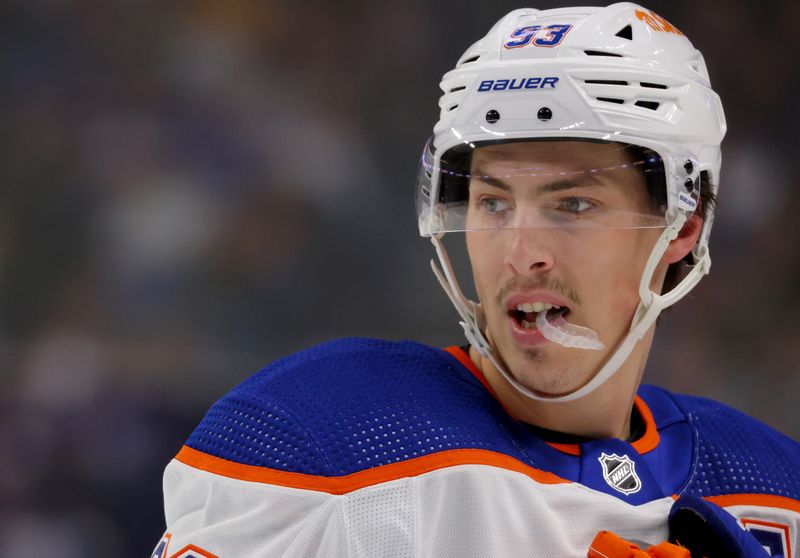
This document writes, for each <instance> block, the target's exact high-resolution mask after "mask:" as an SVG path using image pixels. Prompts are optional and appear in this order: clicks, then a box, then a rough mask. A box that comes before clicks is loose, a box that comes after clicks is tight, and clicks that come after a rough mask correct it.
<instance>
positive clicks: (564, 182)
mask: <svg viewBox="0 0 800 558" xmlns="http://www.w3.org/2000/svg"><path fill="white" fill-rule="evenodd" d="M473 176H475V180H478V181H480V182H483V183H484V184H488V185H489V186H493V187H495V188H498V189H500V190H503V191H505V192H509V193H511V191H512V188H511V186H510V185H509V184H508V183H507V182H505V181H504V180H503V179H501V178H497V177H494V176H486V175H485V174H480V171H479V172H476V173H473ZM589 185H595V186H607V184H605V183H603V182H602V181H600V180H598V179H597V177H595V176H594V175H593V174H583V175H582V176H580V177H578V178H561V179H558V180H554V181H552V182H547V183H546V184H542V185H540V186H538V187H537V188H536V192H537V193H538V194H548V193H552V192H561V191H564V190H571V189H573V188H580V187H582V186H589Z"/></svg>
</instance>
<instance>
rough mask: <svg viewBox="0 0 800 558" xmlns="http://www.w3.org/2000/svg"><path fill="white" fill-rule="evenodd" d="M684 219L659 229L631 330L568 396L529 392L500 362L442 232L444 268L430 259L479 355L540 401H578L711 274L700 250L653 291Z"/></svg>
mask: <svg viewBox="0 0 800 558" xmlns="http://www.w3.org/2000/svg"><path fill="white" fill-rule="evenodd" d="M685 222H686V214H685V213H683V212H679V213H678V214H677V217H676V218H675V220H674V222H673V223H671V224H670V225H668V226H667V227H666V228H665V229H664V232H663V233H661V236H660V237H659V238H658V241H657V242H656V244H655V246H654V247H653V251H652V252H651V253H650V257H649V258H648V260H647V264H646V265H645V268H644V272H643V273H642V279H641V281H640V282H639V298H640V301H639V306H638V307H637V308H636V312H635V313H634V317H633V320H632V321H631V326H630V330H629V331H628V334H627V335H626V336H625V338H624V339H623V340H622V342H621V343H620V344H619V345H618V346H617V348H616V349H615V351H614V353H613V354H612V355H611V357H610V358H609V359H608V360H607V361H606V362H605V364H604V365H603V366H602V367H601V368H600V370H598V371H597V373H596V374H595V375H594V377H593V378H592V379H591V380H590V381H589V382H588V383H587V384H586V385H584V386H583V387H581V388H579V389H577V390H576V391H573V392H571V393H568V394H566V395H558V396H549V397H547V396H542V395H539V394H537V393H535V392H533V391H531V390H530V389H528V388H527V387H525V386H524V385H522V384H521V383H520V382H519V381H518V380H517V379H516V378H514V376H513V375H512V374H511V373H510V372H509V371H508V369H507V368H506V366H505V364H504V363H502V362H501V359H500V358H499V355H498V354H497V353H496V351H495V350H494V349H493V347H492V346H491V344H490V343H489V342H488V341H487V339H486V337H485V335H484V333H483V329H485V327H486V319H485V316H484V314H483V310H482V309H481V307H480V304H476V303H475V302H473V301H472V300H469V299H468V298H467V297H465V296H464V294H463V293H462V292H461V289H460V287H459V286H458V281H457V280H456V277H455V273H454V272H453V266H452V264H451V263H450V258H449V256H448V255H447V250H446V249H445V247H444V245H443V244H442V242H441V238H442V236H443V233H440V234H438V235H431V242H432V243H433V246H434V247H435V248H436V254H437V255H438V257H439V262H440V263H441V266H442V268H441V269H439V267H437V265H436V262H435V261H434V260H431V268H432V269H433V273H434V275H436V278H437V279H438V280H439V284H440V285H441V286H442V289H444V292H445V293H446V294H447V296H448V297H449V298H450V301H451V302H452V303H453V306H455V309H456V311H457V312H458V315H459V316H460V317H461V321H460V322H459V324H460V325H461V327H462V328H463V329H464V335H465V336H466V338H467V341H469V343H470V345H472V346H473V347H475V349H476V350H477V351H478V353H480V354H481V355H482V356H484V357H486V358H488V359H489V361H490V362H491V363H492V364H493V365H494V366H495V367H496V368H497V370H498V371H499V372H500V373H501V374H502V375H503V377H504V378H505V379H506V380H507V381H508V383H509V384H511V385H512V386H514V388H515V389H516V390H517V391H519V392H520V393H522V394H523V395H525V396H527V397H529V398H531V399H534V400H536V401H545V402H550V403H562V402H566V401H574V400H575V399H579V398H581V397H583V396H585V395H588V394H590V393H591V392H593V391H594V390H595V389H597V388H598V387H600V386H601V385H603V383H605V382H606V380H608V379H609V378H610V377H611V376H612V375H613V374H614V373H615V372H616V371H617V370H619V368H620V367H621V366H622V364H623V363H624V362H625V361H626V360H627V358H628V357H629V356H630V354H631V351H633V347H634V346H635V345H636V343H637V342H638V341H639V340H640V339H641V338H642V337H644V335H645V333H647V330H648V329H650V326H652V325H653V323H655V321H656V318H657V317H658V315H659V314H660V313H661V311H662V310H664V309H665V308H667V307H669V306H671V305H673V304H675V303H676V302H678V301H679V300H680V299H681V298H683V297H684V296H686V294H687V293H688V292H689V291H691V290H692V289H693V288H694V286H695V285H697V283H698V282H699V281H700V279H702V277H703V276H704V275H706V274H707V273H708V271H709V269H710V267H711V258H710V257H709V255H708V250H707V249H705V250H703V252H702V253H701V254H696V259H697V264H696V265H695V266H694V267H693V268H692V270H691V271H690V272H689V274H687V275H686V277H684V278H683V280H682V281H681V282H680V283H679V284H678V285H677V286H675V288H673V289H672V290H671V291H670V292H668V293H667V294H664V295H660V294H657V293H655V292H653V291H651V290H650V282H651V281H652V279H653V274H654V273H655V270H656V267H657V266H658V263H659V261H661V257H662V256H663V255H664V252H666V250H667V248H668V247H669V243H670V242H671V241H672V240H674V239H675V238H677V236H678V234H679V233H680V231H681V229H682V228H683V225H684V223H685Z"/></svg>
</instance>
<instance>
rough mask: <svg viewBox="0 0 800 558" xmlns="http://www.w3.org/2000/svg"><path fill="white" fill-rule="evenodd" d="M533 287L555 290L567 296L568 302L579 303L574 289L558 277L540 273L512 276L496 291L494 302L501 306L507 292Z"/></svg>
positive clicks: (577, 304) (532, 288)
mask: <svg viewBox="0 0 800 558" xmlns="http://www.w3.org/2000/svg"><path fill="white" fill-rule="evenodd" d="M534 289H545V290H550V291H557V292H559V293H561V294H562V295H564V296H565V297H567V298H568V299H569V300H570V302H572V303H573V304H575V305H576V306H580V305H581V301H580V298H579V297H578V293H577V292H576V291H575V290H574V289H571V288H570V287H568V286H567V284H566V283H564V282H563V281H561V280H560V279H556V278H555V277H548V276H547V275H540V276H538V277H519V276H516V277H512V278H511V279H510V280H509V281H508V283H506V284H505V285H503V286H502V287H501V288H500V290H499V291H498V293H497V297H496V298H495V302H496V303H497V304H498V306H502V304H503V301H504V300H505V299H506V297H507V296H508V295H509V293H512V292H514V291H521V290H534Z"/></svg>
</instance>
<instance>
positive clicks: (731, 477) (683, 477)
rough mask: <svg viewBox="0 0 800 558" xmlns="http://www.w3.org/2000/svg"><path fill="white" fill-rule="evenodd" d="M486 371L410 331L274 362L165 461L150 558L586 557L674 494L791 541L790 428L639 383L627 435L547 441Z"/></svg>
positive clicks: (794, 509)
mask: <svg viewBox="0 0 800 558" xmlns="http://www.w3.org/2000/svg"><path fill="white" fill-rule="evenodd" d="M483 382H484V380H483V378H482V376H480V373H479V372H478V371H477V369H476V368H475V367H474V365H473V364H472V363H471V362H470V361H469V357H468V356H467V355H466V353H464V352H463V351H461V350H459V349H450V350H447V351H445V350H441V349H436V348H431V347H427V346H425V345H421V344H418V343H413V342H401V343H392V342H387V341H380V340H374V339H344V340H339V341H333V342H330V343H327V344H323V345H320V346H317V347H314V348H312V349H309V350H306V351H303V352H300V353H297V354H294V355H292V356H289V357H287V358H284V359H282V360H279V361H277V362H275V363H273V364H271V365H270V366H268V367H266V368H265V369H264V370H262V371H261V372H259V373H257V374H255V375H254V376H252V377H251V378H250V379H248V380H246V381H245V382H243V383H242V384H240V385H239V386H237V387H236V388H234V389H233V390H232V391H231V392H229V393H228V394H227V395H225V396H224V397H223V398H222V399H221V400H219V401H218V402H217V403H216V404H214V406H212V408H211V409H210V410H209V411H208V413H207V415H206V416H205V418H204V419H203V420H202V422H201V423H200V424H199V425H198V427H197V428H196V430H195V431H194V432H193V433H192V434H191V436H190V437H189V439H188V440H187V442H186V445H185V446H184V448H183V449H182V450H181V452H180V453H179V454H178V456H177V457H176V458H175V459H174V460H173V461H172V462H171V463H170V464H169V465H168V467H167V470H166V472H165V476H164V491H165V511H166V519H167V533H166V534H165V536H164V538H163V539H162V541H161V543H159V546H158V547H157V549H156V552H155V553H154V556H157V557H158V558H172V557H175V558H184V557H185V558H188V557H189V556H195V557H196V558H199V557H201V556H207V557H209V556H220V557H222V556H225V557H231V558H243V557H251V556H253V557H255V556H259V557H261V556H264V557H272V556H286V557H310V556H320V557H322V556H325V557H329V556H331V557H339V556H341V557H370V558H374V557H381V556H386V557H405V556H409V557H422V556H425V557H444V556H454V557H455V556H458V557H473V556H474V557H478V556H480V557H485V556H586V551H587V549H588V547H589V544H590V542H591V540H592V539H593V538H594V536H595V535H596V534H597V532H598V531H599V530H611V531H614V532H616V533H618V534H620V535H621V536H623V537H625V538H628V539H632V540H636V541H641V542H644V543H648V544H654V543H658V542H660V541H662V540H665V539H666V538H667V534H668V533H667V516H668V512H669V509H670V506H671V504H672V502H673V498H674V497H676V496H679V495H683V494H692V495H697V496H700V497H703V498H706V499H708V500H710V501H712V502H715V503H717V504H719V505H721V506H723V507H725V508H726V509H727V510H728V511H730V512H732V513H733V514H734V515H735V516H736V517H737V518H738V519H739V520H740V522H741V523H742V524H743V525H744V526H745V527H746V528H748V529H750V530H751V532H752V533H753V534H754V535H755V536H757V537H758V538H759V540H760V541H762V542H763V544H764V546H765V548H768V549H769V551H770V553H772V555H773V556H778V555H786V554H787V553H794V552H795V551H796V548H797V545H798V538H799V537H798V532H799V530H800V472H799V470H800V465H798V464H799V463H800V446H798V444H797V443H796V442H794V441H793V440H791V439H789V438H788V437H786V436H783V435H782V434H780V433H778V432H776V431H774V430H772V429H770V428H769V427H767V426H765V425H763V424H761V423H759V422H757V421H755V420H753V419H751V418H749V417H746V416H745V415H743V414H741V413H739V412H737V411H735V410H733V409H731V408H729V407H726V406H724V405H721V404H719V403H716V402H713V401H710V400H707V399H700V398H695V397H687V396H680V395H674V394H670V393H668V392H666V391H665V390H662V389H659V388H655V387H651V386H643V387H642V388H641V389H640V391H639V394H638V397H637V400H636V406H637V410H638V411H639V413H640V415H641V416H642V417H643V419H644V422H645V424H646V429H645V433H644V435H643V436H642V437H641V438H639V439H638V440H637V441H634V442H633V443H628V442H624V441H621V440H617V439H608V440H594V441H587V442H585V443H582V444H578V445H569V444H548V443H546V442H545V441H543V440H542V439H541V438H539V437H538V436H537V434H536V433H535V432H534V431H533V430H531V429H530V428H527V427H526V425H524V424H522V423H519V422H517V421H516V420H514V419H513V418H512V417H511V416H509V414H508V413H507V412H506V411H505V410H504V409H503V407H502V405H501V404H500V403H499V402H498V401H497V400H496V399H495V398H494V396H493V395H492V394H491V392H490V391H489V390H488V389H487V387H485V385H484V383H483ZM781 553H783V554H781Z"/></svg>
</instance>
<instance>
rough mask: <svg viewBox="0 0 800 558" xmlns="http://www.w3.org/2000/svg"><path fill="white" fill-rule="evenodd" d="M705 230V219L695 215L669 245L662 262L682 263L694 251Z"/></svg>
mask: <svg viewBox="0 0 800 558" xmlns="http://www.w3.org/2000/svg"><path fill="white" fill-rule="evenodd" d="M702 228H703V218H702V217H700V216H699V215H698V214H697V213H695V214H693V215H692V216H691V217H689V219H688V220H687V221H686V223H684V225H683V228H682V229H681V230H680V232H679V233H678V236H677V238H675V239H674V240H673V241H671V242H670V243H669V246H668V247H667V251H666V252H664V255H663V256H662V257H661V262H662V263H666V264H673V263H675V262H679V261H681V260H682V259H683V258H685V257H686V255H687V254H688V253H689V252H691V251H692V248H694V245H695V244H697V239H698V238H700V231H701V230H702Z"/></svg>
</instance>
